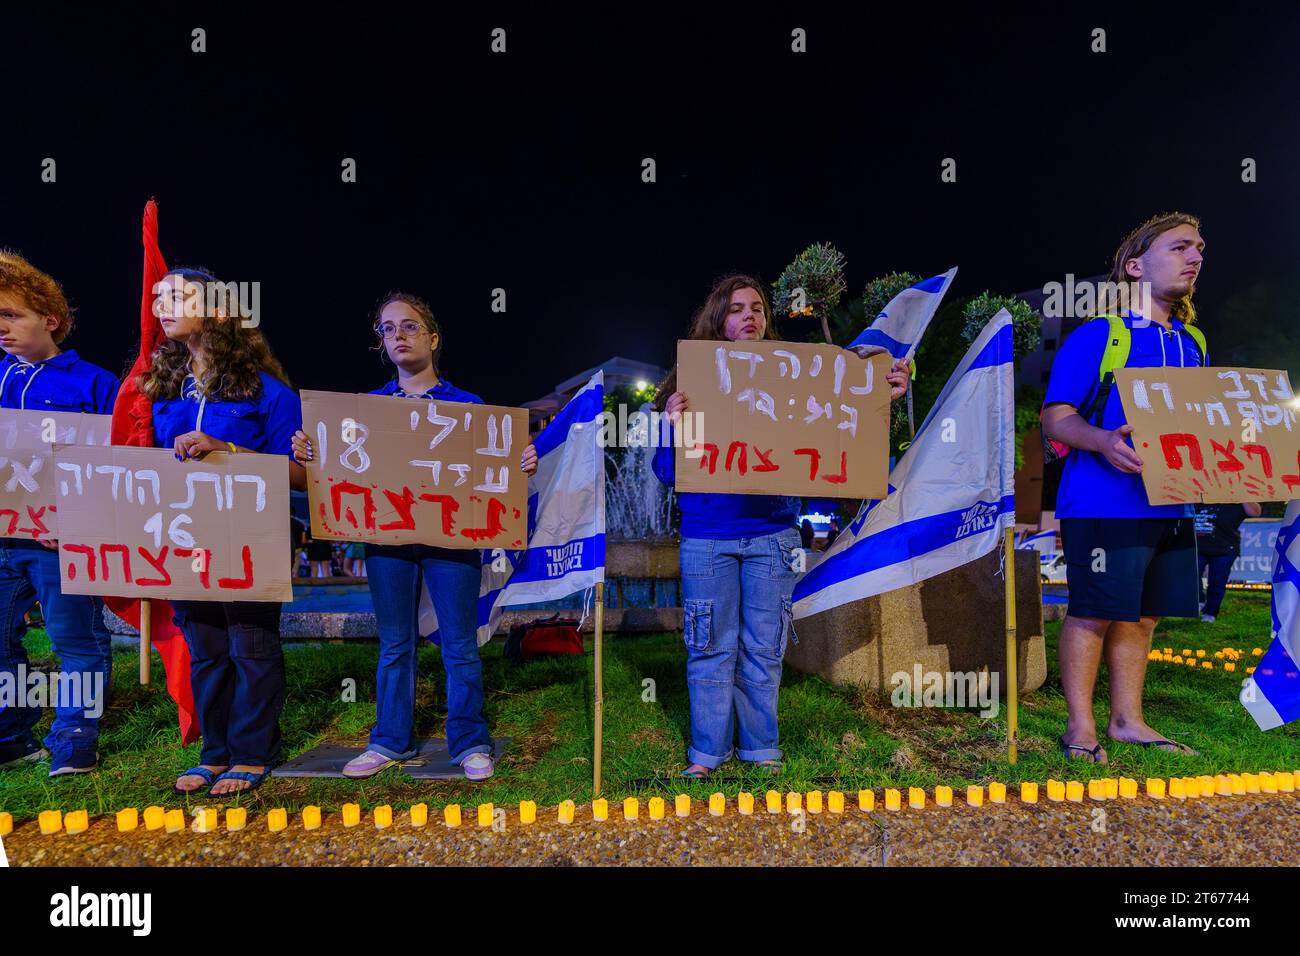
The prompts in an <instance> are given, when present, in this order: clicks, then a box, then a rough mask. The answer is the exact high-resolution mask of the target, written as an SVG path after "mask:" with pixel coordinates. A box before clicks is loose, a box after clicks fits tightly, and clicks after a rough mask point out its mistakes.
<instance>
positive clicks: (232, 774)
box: [208, 767, 271, 799]
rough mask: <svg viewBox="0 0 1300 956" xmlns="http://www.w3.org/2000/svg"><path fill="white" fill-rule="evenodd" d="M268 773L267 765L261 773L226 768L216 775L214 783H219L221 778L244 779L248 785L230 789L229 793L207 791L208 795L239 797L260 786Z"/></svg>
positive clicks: (269, 769)
mask: <svg viewBox="0 0 1300 956" xmlns="http://www.w3.org/2000/svg"><path fill="white" fill-rule="evenodd" d="M270 775H271V768H270V767H267V768H266V769H265V770H263V771H262V772H261V773H254V772H253V771H251V770H227V771H226V772H225V773H223V774H221V775H220V776H218V777H217V779H216V780H214V781H213V784H214V785H216V784H218V783H220V782H221V781H223V780H243V781H246V782H247V783H248V784H249V786H247V787H245V788H244V789H243V790H232V791H230V793H212V792H211V791H209V792H208V796H210V797H216V798H217V799H221V798H222V797H239V796H242V795H244V794H246V793H252V792H253V791H254V790H256V789H257V788H258V787H260V786H261V785H262V781H263V780H265V779H266V778H267V777H269V776H270Z"/></svg>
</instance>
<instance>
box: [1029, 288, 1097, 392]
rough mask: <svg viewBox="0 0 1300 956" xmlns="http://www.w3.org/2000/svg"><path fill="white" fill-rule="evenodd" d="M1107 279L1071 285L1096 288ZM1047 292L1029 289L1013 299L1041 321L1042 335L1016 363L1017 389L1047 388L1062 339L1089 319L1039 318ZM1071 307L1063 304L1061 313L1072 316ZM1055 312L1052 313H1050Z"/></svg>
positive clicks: (1071, 317) (1086, 317) (1080, 317)
mask: <svg viewBox="0 0 1300 956" xmlns="http://www.w3.org/2000/svg"><path fill="white" fill-rule="evenodd" d="M1107 278H1108V276H1106V275H1105V274H1102V275H1095V276H1088V277H1087V278H1083V279H1076V280H1075V285H1076V286H1079V287H1082V286H1083V285H1085V284H1088V283H1091V284H1093V285H1100V284H1101V283H1103V282H1105V281H1106V279H1107ZM1047 295H1048V294H1047V292H1045V291H1044V290H1043V289H1031V290H1029V291H1028V292H1017V293H1016V294H1015V297H1016V298H1017V299H1024V300H1025V301H1026V302H1028V303H1029V304H1030V305H1031V306H1033V308H1034V311H1035V312H1037V313H1038V315H1039V317H1040V318H1041V319H1042V320H1043V334H1042V336H1041V337H1040V338H1039V340H1038V351H1036V352H1033V353H1031V354H1029V355H1026V356H1025V357H1024V359H1022V360H1021V362H1020V372H1019V377H1018V379H1017V381H1016V385H1017V386H1021V385H1027V386H1029V387H1030V388H1041V389H1046V388H1047V380H1048V379H1049V378H1050V377H1051V372H1052V362H1053V360H1055V358H1056V352H1057V349H1059V348H1060V347H1061V343H1062V342H1063V341H1065V337H1066V336H1067V335H1069V334H1070V333H1071V332H1073V331H1074V330H1075V329H1077V328H1078V327H1079V326H1080V325H1082V324H1083V323H1084V322H1086V321H1087V320H1088V319H1089V318H1090V316H1073V315H1067V316H1059V315H1054V316H1053V315H1043V302H1044V301H1045V300H1046V299H1047ZM1073 305H1074V303H1072V302H1071V303H1067V308H1066V310H1065V311H1067V312H1072V311H1073ZM1053 311H1055V310H1053Z"/></svg>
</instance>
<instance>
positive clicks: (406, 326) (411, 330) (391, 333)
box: [375, 320, 429, 339]
mask: <svg viewBox="0 0 1300 956" xmlns="http://www.w3.org/2000/svg"><path fill="white" fill-rule="evenodd" d="M427 331H429V330H428V329H426V328H425V327H424V326H423V325H421V324H420V323H419V322H411V321H409V320H408V321H406V322H402V323H400V324H398V325H393V323H391V322H380V323H378V324H376V325H375V333H376V334H377V335H382V336H383V337H384V338H386V339H392V338H396V337H397V333H398V332H401V333H402V334H403V335H404V336H406V337H407V338H408V339H413V338H415V337H416V336H417V335H419V334H420V333H421V332H427Z"/></svg>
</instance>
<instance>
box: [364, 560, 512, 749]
mask: <svg viewBox="0 0 1300 956" xmlns="http://www.w3.org/2000/svg"><path fill="white" fill-rule="evenodd" d="M366 576H367V578H368V579H369V581H370V597H371V599H372V600H373V601H374V604H375V621H376V623H377V624H378V626H379V668H378V670H377V672H376V674H375V688H376V689H375V727H374V729H373V730H372V731H371V732H370V749H371V750H374V751H376V752H378V753H381V754H383V755H384V756H385V757H388V758H390V759H392V760H409V759H410V758H411V757H414V756H415V755H416V753H417V748H416V746H415V738H414V727H415V665H416V657H417V652H418V650H419V646H420V641H421V636H420V633H419V627H418V626H417V625H418V617H419V610H420V584H421V580H422V579H423V581H425V582H427V583H428V586H429V596H430V597H431V598H433V609H434V612H435V613H436V614H437V615H438V635H439V639H440V641H441V642H442V664H443V667H444V668H445V669H446V671H447V749H448V751H449V752H450V754H451V760H452V763H456V764H459V763H461V762H462V761H463V760H464V759H465V758H466V757H468V756H469V755H470V754H476V753H484V754H490V753H491V752H492V737H491V735H490V734H489V733H488V725H487V719H486V718H485V717H484V716H483V664H482V662H481V661H480V660H479V656H478V591H479V580H480V563H479V553H478V552H477V551H453V550H450V549H445V548H432V547H429V546H427V545H419V544H410V545H399V546H395V547H390V546H378V545H366Z"/></svg>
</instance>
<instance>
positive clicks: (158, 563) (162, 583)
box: [135, 544, 172, 588]
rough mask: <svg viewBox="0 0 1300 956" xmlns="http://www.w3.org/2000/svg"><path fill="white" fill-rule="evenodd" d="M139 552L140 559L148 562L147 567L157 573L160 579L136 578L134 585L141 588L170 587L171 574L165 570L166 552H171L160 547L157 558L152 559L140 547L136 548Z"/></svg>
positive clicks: (147, 551) (146, 550) (152, 557)
mask: <svg viewBox="0 0 1300 956" xmlns="http://www.w3.org/2000/svg"><path fill="white" fill-rule="evenodd" d="M136 550H137V551H139V552H140V557H142V558H144V559H145V560H146V561H148V562H149V566H150V567H151V568H153V569H154V570H155V571H157V572H158V573H159V574H160V575H162V577H159V578H136V581H135V583H136V584H138V585H140V587H142V588H165V587H170V586H171V583H172V576H171V573H170V572H169V571H168V570H167V567H166V565H167V552H168V551H169V550H171V549H170V548H169V547H168V546H167V545H165V544H164V545H163V546H162V550H160V551H159V552H158V556H157V557H154V556H153V555H152V554H150V553H149V549H148V548H146V547H144V546H143V545H141V546H140V547H138V548H136Z"/></svg>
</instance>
